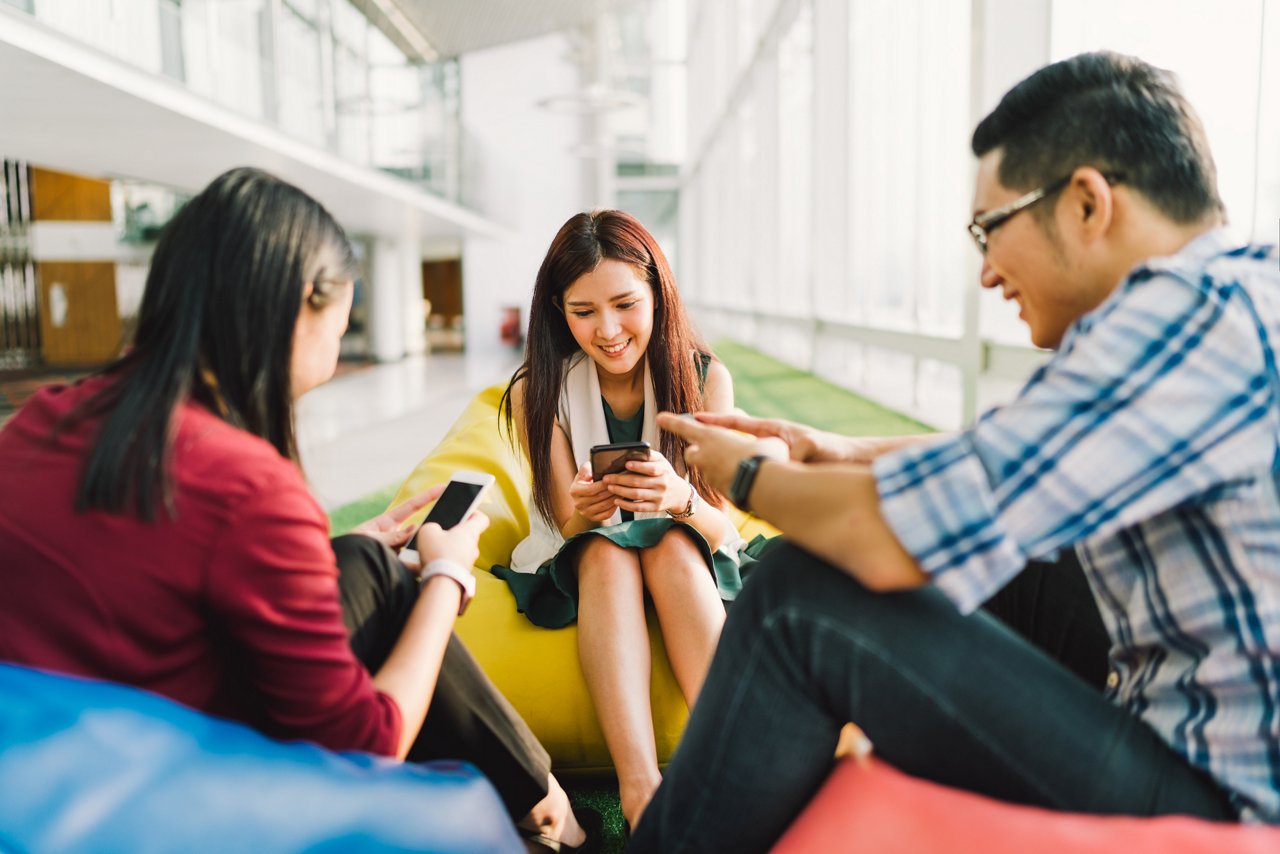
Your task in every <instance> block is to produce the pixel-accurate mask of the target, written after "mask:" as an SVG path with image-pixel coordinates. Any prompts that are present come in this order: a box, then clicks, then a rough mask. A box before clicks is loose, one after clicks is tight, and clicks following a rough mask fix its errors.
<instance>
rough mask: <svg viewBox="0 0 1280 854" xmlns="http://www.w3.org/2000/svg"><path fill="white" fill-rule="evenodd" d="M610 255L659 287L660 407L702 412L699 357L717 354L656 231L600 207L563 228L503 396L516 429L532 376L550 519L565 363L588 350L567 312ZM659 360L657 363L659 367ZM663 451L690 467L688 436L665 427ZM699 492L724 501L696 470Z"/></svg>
mask: <svg viewBox="0 0 1280 854" xmlns="http://www.w3.org/2000/svg"><path fill="white" fill-rule="evenodd" d="M606 258H609V259H612V260H614V261H621V262H623V263H626V264H630V265H631V266H632V267H634V268H635V269H636V270H638V271H639V272H640V273H641V275H642V277H643V278H644V280H645V281H647V282H648V283H649V287H650V288H651V289H652V290H653V335H652V336H651V337H650V339H649V348H648V350H647V351H646V352H645V359H646V363H645V364H646V365H647V366H649V372H650V375H651V376H652V378H653V393H654V397H655V398H656V404H657V406H658V408H659V409H660V410H666V411H669V412H695V411H697V410H699V409H701V408H702V382H701V379H700V377H699V374H698V371H699V366H698V364H697V362H696V361H695V354H697V358H700V359H709V358H711V352H710V350H709V349H708V348H707V346H706V344H705V343H703V341H702V338H701V337H700V336H699V335H698V333H697V331H696V330H695V329H694V328H693V324H692V323H691V322H690V321H689V316H688V315H687V314H686V313H685V310H684V304H683V303H682V302H681V301H680V294H679V292H677V290H676V281H675V277H674V276H673V275H672V273H671V266H670V265H669V264H668V263H667V258H666V256H665V255H664V254H663V253H662V249H661V248H660V247H659V246H658V242H657V241H656V240H654V238H653V235H651V234H650V233H649V232H648V230H647V229H646V228H645V227H644V226H643V225H641V224H640V222H639V221H638V220H637V219H636V218H635V217H633V216H631V215H630V214H627V213H624V212H622V211H615V210H597V211H591V212H589V213H580V214H576V215H574V216H573V217H571V218H570V219H569V221H568V222H566V223H565V224H564V225H563V226H562V227H561V228H560V231H559V232H557V233H556V236H555V239H554V240H552V241H551V247H550V248H549V249H548V250H547V255H546V257H545V258H544V259H543V261H542V266H541V267H540V268H539V270H538V277H537V279H536V280H535V282H534V286H533V304H532V306H531V307H530V310H529V332H528V338H527V339H526V341H527V344H526V346H525V358H524V363H523V364H521V365H520V367H519V368H518V369H517V370H516V372H515V375H514V376H513V377H512V378H511V383H510V385H508V386H507V390H506V392H505V393H504V394H503V397H502V403H501V411H502V413H503V416H504V418H505V421H506V425H507V430H508V431H510V430H511V427H512V420H513V415H512V410H511V387H512V386H514V385H515V384H516V383H517V382H520V381H521V380H523V381H524V425H523V426H524V429H525V436H526V438H527V440H528V443H529V466H530V468H531V470H532V474H533V503H534V506H535V507H536V508H537V511H538V512H539V513H541V514H542V517H543V518H544V519H546V520H547V521H548V522H549V523H551V524H553V525H554V524H555V520H554V516H553V515H552V512H551V454H550V448H551V436H552V430H553V429H554V426H555V419H556V411H557V409H558V408H559V404H560V392H561V387H562V385H563V382H564V367H565V363H566V362H567V361H568V359H569V358H570V357H572V356H573V355H574V354H575V353H579V352H581V350H580V349H579V347H578V342H577V341H575V340H574V338H573V334H572V333H571V332H570V331H569V325H568V323H567V322H566V321H565V318H564V313H563V312H562V310H561V306H562V305H563V296H564V292H565V290H566V289H567V288H568V287H569V286H570V285H572V284H573V283H574V282H576V281H577V280H578V279H580V278H581V277H582V276H585V275H586V274H588V273H590V272H591V271H592V270H594V269H595V268H596V267H597V266H599V264H600V262H601V261H603V260H604V259H606ZM655 366H656V367H655ZM658 445H659V446H658V450H659V451H661V452H662V455H663V456H665V457H666V458H667V459H668V460H670V461H671V464H672V465H673V466H674V467H675V468H676V470H677V471H684V446H685V442H684V441H683V440H682V439H679V438H678V437H676V436H674V435H672V434H670V433H666V432H664V433H662V435H661V437H660V439H659V443H658ZM690 481H691V482H692V483H693V486H694V488H695V489H697V490H698V493H699V494H700V495H702V496H703V498H704V499H705V500H706V501H707V502H708V503H710V504H712V505H714V506H716V507H719V506H720V505H721V503H722V499H721V498H720V496H719V494H718V493H716V492H715V490H713V489H712V488H711V486H710V485H709V484H708V483H707V482H706V480H705V478H703V476H702V473H701V472H698V471H694V472H693V473H692V475H691V477H690Z"/></svg>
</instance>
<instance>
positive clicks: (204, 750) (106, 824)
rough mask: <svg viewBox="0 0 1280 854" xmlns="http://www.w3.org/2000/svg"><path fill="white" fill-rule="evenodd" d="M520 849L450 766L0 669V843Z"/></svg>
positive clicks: (489, 794)
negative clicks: (299, 739) (341, 749)
mask: <svg viewBox="0 0 1280 854" xmlns="http://www.w3.org/2000/svg"><path fill="white" fill-rule="evenodd" d="M215 850H216V851H253V852H276V851H304V850H305V851H314V852H325V851H333V852H339V851H341V852H364V851H433V852H459V854H461V852H492V851H497V852H502V851H523V850H524V848H523V846H522V845H521V844H520V842H519V840H518V839H517V837H516V834H515V831H514V829H513V828H512V825H511V821H510V819H509V818H508V816H507V814H506V811H505V810H504V809H503V806H502V802H501V800H499V798H498V794H497V792H495V791H494V789H493V786H492V785H490V783H489V781H488V780H486V779H485V778H484V777H483V776H482V775H481V774H480V773H479V772H478V771H477V770H476V769H475V768H473V767H472V766H470V765H467V764H465V763H459V762H435V763H431V764H429V765H413V764H401V763H398V762H393V761H391V760H387V759H383V758H379V757H375V756H369V755H366V754H360V753H344V754H337V753H332V752H330V751H327V750H325V749H323V748H320V747H317V746H315V745H312V744H307V743H293V744H283V743H280V742H276V741H272V740H271V739H269V738H266V737H265V736H263V735H261V734H259V733H258V732H256V731H254V730H252V729H250V728H249V727H247V726H243V725H241V724H237V723H231V722H228V721H224V720H219V719H217V718H213V717H210V716H208V715H205V714H202V713H200V712H197V711H194V710H192V709H189V708H187V707H185V706H182V705H180V704H178V703H175V702H172V701H170V700H167V699H165V698H162V697H159V696H156V695H154V694H151V693H149V692H146V691H142V690H140V689H136V688H131V687H126V686H123V685H116V684H111V683H106V682H98V681H93V680H89V679H81V678H77V677H71V676H64V675H59V674H53V673H47V672H43V671H39V670H33V669H30V668H26V667H19V666H15V665H9V664H0V851H40V852H60V851H94V852H99V851H101V852H111V851H120V852H126V851H127V852H147V851H215Z"/></svg>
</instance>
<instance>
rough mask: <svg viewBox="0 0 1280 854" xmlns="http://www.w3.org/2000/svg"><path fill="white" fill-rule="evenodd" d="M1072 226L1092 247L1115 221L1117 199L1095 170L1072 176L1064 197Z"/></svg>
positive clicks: (1086, 169) (1084, 168) (1079, 171)
mask: <svg viewBox="0 0 1280 854" xmlns="http://www.w3.org/2000/svg"><path fill="white" fill-rule="evenodd" d="M1064 197H1065V201H1066V202H1067V204H1066V206H1065V210H1066V212H1067V215H1068V217H1069V220H1068V222H1069V224H1070V225H1071V226H1072V227H1073V228H1074V229H1076V230H1077V231H1078V233H1079V235H1080V237H1081V239H1083V240H1084V241H1085V242H1088V243H1092V242H1093V241H1095V240H1098V239H1099V238H1101V237H1102V236H1103V235H1105V234H1106V233H1107V231H1108V230H1110V228H1111V224H1112V220H1113V219H1114V217H1115V195H1114V194H1113V192H1112V187H1111V184H1110V183H1109V182H1108V181H1107V179H1106V177H1105V176H1104V175H1103V174H1102V173H1101V172H1099V171H1098V170H1097V169H1095V168H1094V167H1092V166H1081V167H1079V168H1078V169H1076V171H1075V172H1074V173H1072V175H1071V180H1070V181H1069V182H1068V183H1067V188H1066V191H1065V193H1064Z"/></svg>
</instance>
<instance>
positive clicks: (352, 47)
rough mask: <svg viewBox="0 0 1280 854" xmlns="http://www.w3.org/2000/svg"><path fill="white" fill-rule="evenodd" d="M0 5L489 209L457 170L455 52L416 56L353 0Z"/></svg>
mask: <svg viewBox="0 0 1280 854" xmlns="http://www.w3.org/2000/svg"><path fill="white" fill-rule="evenodd" d="M0 5H4V6H6V7H13V8H16V9H19V10H21V11H23V12H26V13H28V14H30V15H32V17H34V18H35V19H36V20H37V21H39V22H41V23H42V24H45V25H46V26H48V27H50V28H52V29H54V30H58V31H60V32H62V33H64V34H66V35H68V36H70V37H72V38H74V39H76V40H78V41H81V42H83V43H85V44H86V45H89V46H92V47H94V48H96V49H98V50H101V51H103V52H105V53H108V54H110V55H112V56H115V57H117V58H119V59H121V60H123V61H125V62H127V63H129V64H131V65H134V66H136V67H138V68H141V69H144V70H146V71H149V72H152V73H154V74H157V75H163V76H165V77H168V78H171V79H174V80H177V81H179V82H181V83H182V84H183V85H184V86H186V87H187V88H188V89H189V90H190V91H191V92H193V93H195V94H197V95H200V96H202V97H204V98H207V99H209V100H211V101H213V102H215V103H218V104H220V105H222V106H223V107H226V108H228V109H230V110H233V111H235V112H237V113H240V114H242V115H246V116H249V117H250V118H254V119H257V120H260V121H263V122H265V123H267V124H269V125H272V126H274V127H276V128H278V129H280V130H281V131H283V132H284V133H286V134H288V135H289V136H291V137H294V138H297V139H300V140H303V141H305V142H307V143H310V144H313V145H316V146H319V147H321V148H323V149H326V150H328V151H330V152H332V153H334V154H337V155H339V156H340V157H342V158H343V159H344V160H346V161H349V162H352V163H356V164H359V165H362V166H370V167H373V168H376V169H381V170H384V171H386V172H389V173H391V174H394V175H397V176H399V177H400V178H402V179H404V180H406V181H409V182H411V183H413V184H416V185H418V186H419V187H421V188H422V189H424V190H426V191H428V192H430V193H433V194H435V195H438V196H440V197H442V198H445V199H447V200H449V201H453V202H456V203H459V204H462V205H464V206H467V207H472V208H477V209H481V210H483V208H482V207H480V205H478V204H476V202H478V201H480V200H477V199H471V198H468V197H467V194H466V190H465V186H464V183H465V182H464V181H463V180H462V178H461V173H462V161H463V157H462V151H461V146H462V139H463V136H464V135H463V133H462V131H461V128H460V126H459V103H460V98H459V74H458V63H457V60H454V59H448V60H440V61H436V62H430V63H423V62H414V61H411V60H410V59H409V58H408V57H406V56H405V54H404V53H403V52H402V51H400V50H399V49H398V48H397V47H396V46H395V45H394V44H393V43H392V41H391V40H390V39H389V38H388V37H387V36H386V35H385V34H384V33H383V32H382V31H381V30H379V29H378V28H377V27H376V26H374V25H373V24H372V23H370V22H369V21H368V20H367V19H366V18H365V17H364V16H363V15H362V14H361V13H360V12H359V11H358V10H357V8H356V7H355V5H354V4H352V2H351V0H330V2H325V3H321V2H316V0H279V2H272V0H236V2H234V3H230V2H225V0H131V2H111V3H104V2H102V0H58V2H56V3H53V2H36V0H0ZM468 161H469V162H471V161H474V158H473V157H468Z"/></svg>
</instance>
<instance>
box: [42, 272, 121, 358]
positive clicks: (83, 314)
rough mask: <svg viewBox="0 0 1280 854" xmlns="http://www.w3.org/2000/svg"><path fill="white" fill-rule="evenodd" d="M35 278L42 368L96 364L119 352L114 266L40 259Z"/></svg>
mask: <svg viewBox="0 0 1280 854" xmlns="http://www.w3.org/2000/svg"><path fill="white" fill-rule="evenodd" d="M36 275H37V276H38V278H39V280H40V334H41V341H42V344H43V349H44V361H45V364H47V365H58V366H69V365H86V366H87V365H97V364H102V363H103V362H109V361H111V360H112V359H114V358H115V357H116V356H117V355H118V354H119V352H120V346H121V332H122V329H121V324H120V311H119V309H118V307H117V305H116V265H115V264H114V263H112V262H100V261H45V262H42V263H41V264H39V265H38V266H37V273H36Z"/></svg>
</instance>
